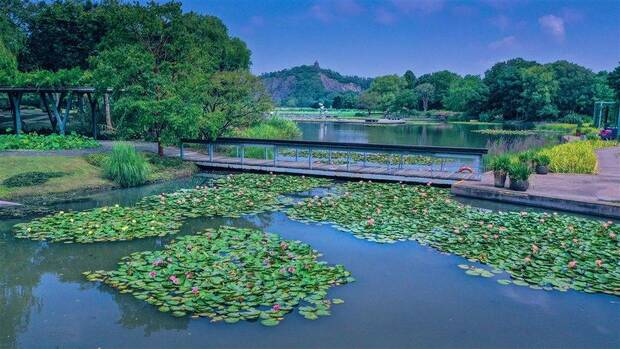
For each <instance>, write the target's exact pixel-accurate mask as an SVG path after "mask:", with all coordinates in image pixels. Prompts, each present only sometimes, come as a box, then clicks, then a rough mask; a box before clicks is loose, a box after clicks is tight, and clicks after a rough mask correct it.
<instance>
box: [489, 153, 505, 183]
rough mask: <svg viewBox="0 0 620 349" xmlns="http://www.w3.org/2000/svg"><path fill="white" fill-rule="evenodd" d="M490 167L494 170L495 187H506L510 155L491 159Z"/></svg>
mask: <svg viewBox="0 0 620 349" xmlns="http://www.w3.org/2000/svg"><path fill="white" fill-rule="evenodd" d="M489 165H490V167H491V169H492V170H493V177H494V179H495V186H496V187H498V188H503V187H504V185H506V174H507V173H508V168H509V167H510V157H509V156H508V155H498V156H496V157H494V158H492V159H491V161H490V163H489Z"/></svg>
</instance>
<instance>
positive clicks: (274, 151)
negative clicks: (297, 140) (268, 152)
mask: <svg viewBox="0 0 620 349" xmlns="http://www.w3.org/2000/svg"><path fill="white" fill-rule="evenodd" d="M277 165H278V146H277V145H274V146H273V166H274V167H275V166H277Z"/></svg>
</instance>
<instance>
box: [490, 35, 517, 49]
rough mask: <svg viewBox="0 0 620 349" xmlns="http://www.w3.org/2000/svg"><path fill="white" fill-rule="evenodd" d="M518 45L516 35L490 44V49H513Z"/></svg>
mask: <svg viewBox="0 0 620 349" xmlns="http://www.w3.org/2000/svg"><path fill="white" fill-rule="evenodd" d="M516 45H517V38H516V37H515V36H514V35H510V36H506V37H503V38H501V39H499V40H497V41H493V42H492V43H490V44H489V48H490V49H492V50H500V49H508V48H513V47H515V46H516Z"/></svg>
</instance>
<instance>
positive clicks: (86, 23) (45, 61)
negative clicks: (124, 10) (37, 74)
mask: <svg viewBox="0 0 620 349" xmlns="http://www.w3.org/2000/svg"><path fill="white" fill-rule="evenodd" d="M35 8H36V10H34V11H33V12H32V15H31V16H30V17H29V18H28V39H27V43H26V45H27V47H26V50H25V52H24V53H23V54H22V55H21V61H22V65H23V69H25V70H33V69H45V70H52V71H57V70H60V69H70V68H74V67H79V68H82V69H85V68H87V67H88V57H90V56H91V55H93V54H94V53H95V52H96V48H97V45H98V44H99V42H100V41H101V39H102V37H103V36H104V35H105V34H106V23H105V21H103V20H102V18H101V17H100V16H99V12H98V11H97V6H95V5H94V4H93V2H91V1H87V0H62V1H55V2H50V3H45V2H41V3H39V4H38V5H37V6H36V7H35Z"/></svg>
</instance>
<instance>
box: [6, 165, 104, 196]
mask: <svg viewBox="0 0 620 349" xmlns="http://www.w3.org/2000/svg"><path fill="white" fill-rule="evenodd" d="M25 172H64V173H67V175H64V176H62V177H57V178H50V179H49V180H48V181H47V182H46V183H44V184H40V185H37V186H28V187H17V188H9V187H7V186H5V185H3V184H2V182H4V180H5V179H7V178H9V177H11V176H14V175H17V174H20V173H25ZM112 185H113V183H112V182H111V181H109V180H107V179H105V178H103V177H102V171H101V169H100V168H98V167H95V166H93V165H91V164H89V163H88V162H86V160H85V159H84V158H82V157H67V156H2V157H0V199H11V198H15V197H20V196H39V195H45V194H55V193H64V192H70V191H76V190H82V189H89V188H98V187H111V186H112Z"/></svg>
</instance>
